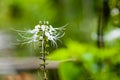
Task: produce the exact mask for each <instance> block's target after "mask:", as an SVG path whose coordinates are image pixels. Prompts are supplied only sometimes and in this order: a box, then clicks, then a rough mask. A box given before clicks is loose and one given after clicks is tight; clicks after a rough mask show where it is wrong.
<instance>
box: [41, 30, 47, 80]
mask: <svg viewBox="0 0 120 80" xmlns="http://www.w3.org/2000/svg"><path fill="white" fill-rule="evenodd" d="M42 36H43V39H42V60H43V75H44V77H43V78H44V80H47V73H46V37H45V31H43V32H42Z"/></svg>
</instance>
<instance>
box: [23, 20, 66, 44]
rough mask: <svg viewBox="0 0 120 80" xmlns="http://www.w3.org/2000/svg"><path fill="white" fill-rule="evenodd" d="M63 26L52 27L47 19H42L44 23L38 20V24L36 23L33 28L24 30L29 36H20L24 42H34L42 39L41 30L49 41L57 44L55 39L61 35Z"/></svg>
mask: <svg viewBox="0 0 120 80" xmlns="http://www.w3.org/2000/svg"><path fill="white" fill-rule="evenodd" d="M64 29H65V26H63V27H60V28H53V27H52V25H49V22H48V21H46V22H45V21H44V24H42V22H41V21H40V24H38V25H36V26H35V28H34V29H33V30H28V31H24V32H25V33H27V34H31V35H30V36H29V37H25V36H22V35H21V37H22V38H24V39H25V43H36V42H39V41H40V40H42V39H43V35H42V34H43V32H44V33H45V37H46V38H47V39H48V40H49V41H51V42H52V43H53V44H54V45H57V43H56V40H58V39H59V38H61V37H63V35H64V31H63V30H64Z"/></svg>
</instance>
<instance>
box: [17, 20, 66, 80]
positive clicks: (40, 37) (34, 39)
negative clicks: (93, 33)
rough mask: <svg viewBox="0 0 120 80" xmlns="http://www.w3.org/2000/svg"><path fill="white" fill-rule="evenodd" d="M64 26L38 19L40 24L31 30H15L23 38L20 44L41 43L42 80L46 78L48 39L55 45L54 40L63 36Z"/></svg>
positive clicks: (36, 44)
mask: <svg viewBox="0 0 120 80" xmlns="http://www.w3.org/2000/svg"><path fill="white" fill-rule="evenodd" d="M65 27H66V25H65V26H63V27H60V28H53V27H52V25H49V22H48V21H44V22H41V21H40V24H38V25H36V26H35V28H34V29H32V30H26V31H20V30H16V31H17V32H18V35H20V36H21V38H23V40H22V44H30V43H34V44H35V46H38V44H40V45H41V46H40V48H41V57H40V59H41V60H42V63H41V64H40V67H41V68H42V70H43V79H44V80H47V79H48V78H47V70H46V56H47V50H46V48H47V45H48V41H50V42H51V43H52V44H53V46H56V47H57V42H56V41H57V40H59V39H60V38H61V37H63V36H64V34H65V33H64V30H65ZM24 34H25V35H24ZM19 41H20V40H19Z"/></svg>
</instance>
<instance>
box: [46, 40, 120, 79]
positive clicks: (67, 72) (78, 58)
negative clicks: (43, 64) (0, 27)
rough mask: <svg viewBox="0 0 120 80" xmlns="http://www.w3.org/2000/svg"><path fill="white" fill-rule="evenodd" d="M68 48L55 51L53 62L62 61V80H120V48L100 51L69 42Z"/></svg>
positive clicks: (60, 73)
mask: <svg viewBox="0 0 120 80" xmlns="http://www.w3.org/2000/svg"><path fill="white" fill-rule="evenodd" d="M66 45H67V47H66V48H62V49H60V50H56V51H54V52H53V53H52V54H51V55H49V56H48V58H49V59H51V60H61V61H65V62H63V63H62V64H61V65H60V67H59V75H60V78H61V80H119V79H120V77H119V69H118V67H119V65H120V54H119V51H120V48H119V47H117V46H116V47H110V48H103V49H99V48H96V47H95V46H92V45H88V44H83V43H79V42H75V41H68V42H67V44H66Z"/></svg>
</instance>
